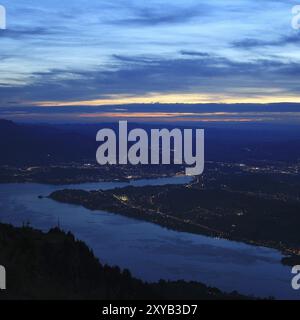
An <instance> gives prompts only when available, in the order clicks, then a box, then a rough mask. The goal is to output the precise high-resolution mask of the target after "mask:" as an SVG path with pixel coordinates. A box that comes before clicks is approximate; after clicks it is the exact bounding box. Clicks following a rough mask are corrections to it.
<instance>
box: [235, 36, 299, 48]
mask: <svg viewBox="0 0 300 320" xmlns="http://www.w3.org/2000/svg"><path fill="white" fill-rule="evenodd" d="M288 44H294V45H298V44H300V34H299V33H296V34H292V35H288V36H283V37H281V38H279V39H277V40H259V39H251V38H248V39H243V40H240V41H235V42H233V43H232V45H233V46H234V47H236V48H239V49H251V48H259V47H267V46H270V47H274V46H279V47H281V46H285V45H288Z"/></svg>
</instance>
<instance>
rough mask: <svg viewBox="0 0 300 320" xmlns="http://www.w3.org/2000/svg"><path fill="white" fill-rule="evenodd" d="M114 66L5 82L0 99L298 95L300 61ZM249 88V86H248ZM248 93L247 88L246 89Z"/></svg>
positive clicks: (145, 60)
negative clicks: (183, 94)
mask: <svg viewBox="0 0 300 320" xmlns="http://www.w3.org/2000/svg"><path fill="white" fill-rule="evenodd" d="M114 57H115V60H116V62H117V64H116V66H117V67H116V66H115V67H114V68H113V69H103V68H100V67H99V68H98V69H96V70H94V71H77V70H72V71H70V70H52V71H50V72H45V73H43V72H39V73H34V74H33V75H32V80H31V82H30V83H29V84H27V85H24V86H15V87H14V86H10V87H8V86H6V87H0V101H2V103H5V101H10V100H13V101H16V100H20V101H26V100H27V101H41V100H44V101H48V100H51V101H54V100H57V101H74V100H89V99H101V98H107V96H108V95H120V94H124V95H144V94H149V93H153V92H157V93H162V94H163V93H178V92H186V93H198V94H201V93H211V94H217V95H221V96H222V94H228V93H229V94H233V95H234V94H244V95H245V96H246V97H249V96H250V95H251V92H250V91H249V90H248V91H247V88H251V90H252V91H253V93H252V94H253V95H255V94H256V93H257V91H258V92H262V90H263V89H265V90H268V89H270V90H271V89H272V90H273V89H274V88H280V90H281V93H293V94H299V92H300V85H299V75H300V64H297V63H284V62H280V61H272V60H255V61H252V62H236V61H233V60H230V59H227V58H224V57H217V56H209V55H205V56H202V55H200V56H191V57H189V58H177V59H175V58H174V59H163V58H159V57H156V58H153V57H147V56H141V57H140V56H133V57H127V56H121V55H117V56H114ZM245 89H246V91H245ZM241 92H244V93H241Z"/></svg>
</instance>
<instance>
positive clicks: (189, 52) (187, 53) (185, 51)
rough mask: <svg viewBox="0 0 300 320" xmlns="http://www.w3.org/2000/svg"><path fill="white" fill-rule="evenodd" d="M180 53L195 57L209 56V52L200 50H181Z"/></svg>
mask: <svg viewBox="0 0 300 320" xmlns="http://www.w3.org/2000/svg"><path fill="white" fill-rule="evenodd" d="M180 54H182V55H183V56H193V57H208V56H209V53H206V52H198V51H189V50H181V51H180Z"/></svg>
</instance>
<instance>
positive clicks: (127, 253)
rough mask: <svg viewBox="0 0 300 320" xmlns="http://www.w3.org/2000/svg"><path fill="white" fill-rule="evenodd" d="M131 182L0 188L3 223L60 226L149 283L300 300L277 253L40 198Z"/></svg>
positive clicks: (154, 182)
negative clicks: (196, 284)
mask: <svg viewBox="0 0 300 320" xmlns="http://www.w3.org/2000/svg"><path fill="white" fill-rule="evenodd" d="M188 179H189V178H187V177H177V178H164V179H154V180H140V181H133V182H131V183H130V185H135V186H143V185H163V184H167V183H173V184H174V183H185V182H187V181H189V180H188ZM126 185H128V183H119V182H109V183H107V182H105V183H87V184H80V185H72V186H70V185H69V186H59V187H57V186H51V185H41V184H2V185H1V184H0V221H1V222H5V223H11V224H13V225H16V226H20V225H22V224H23V223H27V222H30V224H31V226H33V227H35V228H38V229H41V230H44V231H47V230H49V228H51V227H54V226H57V224H58V221H59V223H60V226H61V227H62V228H63V229H64V230H66V231H72V232H73V233H74V234H75V235H76V237H77V238H78V239H80V240H83V241H85V242H86V243H87V245H88V246H90V247H91V248H92V249H93V251H94V253H95V255H96V256H97V257H99V258H100V260H101V262H102V263H108V264H110V265H118V266H120V267H122V268H128V269H130V270H131V272H132V274H133V275H134V276H136V277H138V278H141V279H144V280H147V281H156V280H159V279H169V280H178V279H184V280H196V281H201V282H203V283H205V284H208V285H211V286H215V287H218V288H220V289H222V290H224V291H228V292H229V291H233V290H237V291H239V292H241V293H244V294H252V295H256V296H261V297H267V296H274V297H276V298H283V299H286V298H294V299H300V292H299V291H294V290H293V289H292V288H291V279H292V274H291V268H290V267H286V266H283V265H282V264H281V263H280V260H281V258H282V254H281V253H280V252H278V251H276V250H273V249H268V248H262V247H255V246H250V245H247V244H243V243H238V242H234V241H229V240H223V239H215V238H210V237H205V236H200V235H193V234H189V233H184V232H176V231H172V230H168V229H165V228H162V227H160V226H157V225H155V224H152V223H148V222H143V221H137V220H134V219H130V218H126V217H123V216H120V215H117V214H112V213H107V212H103V211H94V212H92V211H90V210H88V209H85V208H82V207H80V206H74V205H68V204H61V203H57V202H55V201H53V200H50V199H38V196H39V195H44V196H47V195H49V194H50V193H51V192H52V191H54V190H58V189H64V188H77V189H85V190H94V189H112V188H116V187H122V186H126Z"/></svg>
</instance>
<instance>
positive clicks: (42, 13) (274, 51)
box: [0, 0, 300, 112]
mask: <svg viewBox="0 0 300 320" xmlns="http://www.w3.org/2000/svg"><path fill="white" fill-rule="evenodd" d="M0 4H2V5H4V6H5V7H6V9H7V23H8V26H7V27H8V29H7V30H0V107H1V108H5V110H6V112H8V111H7V110H9V108H11V110H13V109H14V110H15V108H16V107H22V110H23V109H24V107H26V106H28V107H32V106H39V107H45V108H46V107H48V106H61V107H64V108H72V106H98V105H116V104H118V105H119V104H130V103H154V102H160V103H272V102H300V95H299V93H300V82H299V79H300V51H299V47H300V31H296V30H294V29H292V27H291V19H292V13H291V10H292V7H293V6H294V5H296V4H298V3H297V2H296V1H289V0H260V1H253V0H251V1H250V0H215V1H211V0H184V1H183V0H172V1H171V0H151V1H149V0H110V1H108V0H89V1H86V0H85V1H84V0H74V1H66V0H65V1H63V0H59V1H58V0H40V1H38V0H26V1H25V0H0ZM117 111H122V110H117Z"/></svg>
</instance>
